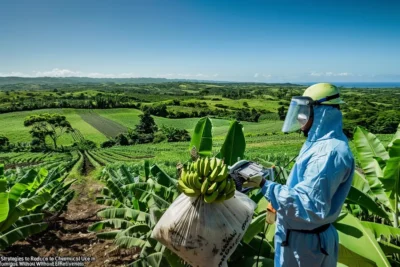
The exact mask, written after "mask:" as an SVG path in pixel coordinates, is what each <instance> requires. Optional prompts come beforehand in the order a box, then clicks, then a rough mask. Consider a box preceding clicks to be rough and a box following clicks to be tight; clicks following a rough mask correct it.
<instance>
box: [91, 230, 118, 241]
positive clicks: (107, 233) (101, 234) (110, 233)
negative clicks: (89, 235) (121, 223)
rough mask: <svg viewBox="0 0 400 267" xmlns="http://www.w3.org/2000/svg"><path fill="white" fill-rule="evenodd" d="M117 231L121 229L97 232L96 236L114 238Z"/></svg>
mask: <svg viewBox="0 0 400 267" xmlns="http://www.w3.org/2000/svg"><path fill="white" fill-rule="evenodd" d="M119 232H121V230H114V231H108V232H102V233H97V234H96V236H97V238H99V239H107V240H114V239H115V237H116V236H117V234H118V233H119Z"/></svg>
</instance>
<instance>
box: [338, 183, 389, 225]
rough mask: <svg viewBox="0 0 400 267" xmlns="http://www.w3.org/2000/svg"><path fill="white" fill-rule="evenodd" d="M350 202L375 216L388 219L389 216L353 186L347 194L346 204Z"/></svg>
mask: <svg viewBox="0 0 400 267" xmlns="http://www.w3.org/2000/svg"><path fill="white" fill-rule="evenodd" d="M349 201H350V202H352V203H355V204H357V205H360V206H361V207H363V208H365V209H367V210H369V211H370V212H372V213H373V214H375V215H378V216H381V217H382V218H385V219H389V215H388V214H387V213H386V212H385V210H384V209H382V208H381V207H380V206H379V205H378V204H377V203H376V202H375V201H374V200H373V199H372V198H370V197H369V196H368V195H367V194H366V193H364V192H362V191H360V190H358V189H357V188H355V187H354V186H352V187H351V188H350V191H349V194H348V195H347V199H346V202H349Z"/></svg>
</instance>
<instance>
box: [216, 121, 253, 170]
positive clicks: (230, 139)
mask: <svg viewBox="0 0 400 267" xmlns="http://www.w3.org/2000/svg"><path fill="white" fill-rule="evenodd" d="M245 149H246V141H245V138H244V134H243V125H242V124H240V122H238V121H233V122H232V123H231V126H230V128H229V131H228V134H227V135H226V137H225V141H224V143H223V145H222V147H221V150H220V153H219V154H218V157H219V158H221V159H224V162H225V164H228V165H233V164H234V163H236V162H237V161H238V160H239V159H243V157H244V151H245Z"/></svg>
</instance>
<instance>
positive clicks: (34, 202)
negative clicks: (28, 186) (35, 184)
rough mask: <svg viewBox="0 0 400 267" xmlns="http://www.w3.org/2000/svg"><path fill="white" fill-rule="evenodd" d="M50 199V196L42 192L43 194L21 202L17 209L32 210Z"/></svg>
mask: <svg viewBox="0 0 400 267" xmlns="http://www.w3.org/2000/svg"><path fill="white" fill-rule="evenodd" d="M50 198H51V196H50V194H49V193H47V192H44V193H43V194H40V195H35V196H33V197H31V198H28V199H26V200H23V201H21V203H19V204H18V205H17V207H18V208H20V209H23V210H32V209H34V208H35V207H36V206H40V205H42V204H44V203H46V202H47V201H48V200H49V199H50Z"/></svg>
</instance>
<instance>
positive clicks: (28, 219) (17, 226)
mask: <svg viewBox="0 0 400 267" xmlns="http://www.w3.org/2000/svg"><path fill="white" fill-rule="evenodd" d="M3 170H4V168H3V166H2V165H0V249H4V248H6V247H8V246H10V245H11V244H12V243H14V242H15V241H17V240H21V239H25V238H27V237H28V236H30V235H33V234H36V233H39V232H41V231H44V230H45V229H46V228H47V223H46V222H44V220H46V221H48V220H49V219H50V218H54V217H53V216H54V215H57V216H58V215H59V214H60V213H61V212H62V211H64V210H65V209H66V206H67V204H68V203H69V201H70V200H71V199H72V197H73V194H74V191H73V190H70V189H69V187H70V186H71V184H72V183H73V182H74V180H71V181H68V182H65V177H66V173H65V172H64V171H63V170H60V169H58V168H55V169H52V170H50V171H47V170H46V169H44V168H41V169H38V170H36V169H25V170H23V169H19V170H17V172H14V173H8V174H7V175H4V172H3ZM50 216H51V217H50Z"/></svg>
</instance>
